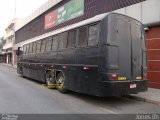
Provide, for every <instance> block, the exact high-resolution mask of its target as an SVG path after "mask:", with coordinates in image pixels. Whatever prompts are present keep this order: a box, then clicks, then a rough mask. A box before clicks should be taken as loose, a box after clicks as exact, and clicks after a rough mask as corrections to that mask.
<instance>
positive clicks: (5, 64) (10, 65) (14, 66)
mask: <svg viewBox="0 0 160 120" xmlns="http://www.w3.org/2000/svg"><path fill="white" fill-rule="evenodd" d="M0 65H2V66H7V67H12V68H14V69H17V65H12V64H7V63H0Z"/></svg>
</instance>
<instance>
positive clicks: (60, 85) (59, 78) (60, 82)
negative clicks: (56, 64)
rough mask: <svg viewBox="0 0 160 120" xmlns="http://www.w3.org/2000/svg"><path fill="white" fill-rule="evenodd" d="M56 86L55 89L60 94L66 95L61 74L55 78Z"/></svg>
mask: <svg viewBox="0 0 160 120" xmlns="http://www.w3.org/2000/svg"><path fill="white" fill-rule="evenodd" d="M56 85H57V89H58V91H59V92H61V93H66V92H67V90H66V87H65V78H64V76H63V74H62V73H59V74H58V75H57V77H56Z"/></svg>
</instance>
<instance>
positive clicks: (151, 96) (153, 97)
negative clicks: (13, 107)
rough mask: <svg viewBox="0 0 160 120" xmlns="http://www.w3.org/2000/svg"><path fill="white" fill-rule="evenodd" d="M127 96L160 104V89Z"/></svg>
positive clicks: (149, 89)
mask: <svg viewBox="0 0 160 120" xmlns="http://www.w3.org/2000/svg"><path fill="white" fill-rule="evenodd" d="M0 65H3V66H7V67H12V68H14V69H16V68H17V66H16V65H14V66H13V65H11V64H5V63H0ZM127 97H128V98H133V99H136V100H140V101H144V102H149V103H152V104H156V105H160V89H154V88H148V91H146V92H142V93H138V94H132V95H129V96H127Z"/></svg>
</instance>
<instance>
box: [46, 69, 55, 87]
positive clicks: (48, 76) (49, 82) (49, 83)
mask: <svg viewBox="0 0 160 120" xmlns="http://www.w3.org/2000/svg"><path fill="white" fill-rule="evenodd" d="M45 82H46V85H47V87H48V88H56V85H55V81H54V80H53V76H52V72H51V71H47V72H46V74H45Z"/></svg>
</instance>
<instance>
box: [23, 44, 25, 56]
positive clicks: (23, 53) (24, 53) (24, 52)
mask: <svg viewBox="0 0 160 120" xmlns="http://www.w3.org/2000/svg"><path fill="white" fill-rule="evenodd" d="M23 54H26V45H23Z"/></svg>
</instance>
